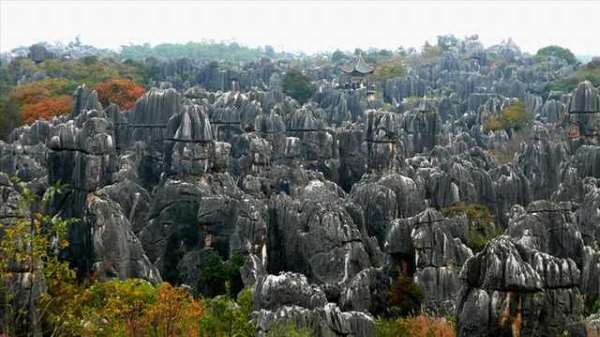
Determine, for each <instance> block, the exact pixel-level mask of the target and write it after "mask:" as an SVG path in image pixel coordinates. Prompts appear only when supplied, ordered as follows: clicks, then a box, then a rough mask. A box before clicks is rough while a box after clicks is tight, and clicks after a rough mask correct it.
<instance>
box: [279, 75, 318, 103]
mask: <svg viewBox="0 0 600 337" xmlns="http://www.w3.org/2000/svg"><path fill="white" fill-rule="evenodd" d="M283 92H284V93H285V94H286V95H288V96H290V97H292V98H294V99H295V100H297V101H298V102H299V103H300V104H304V103H306V102H308V100H309V99H310V98H311V97H312V95H313V94H314V92H315V87H314V85H313V84H312V82H311V80H310V78H309V77H308V76H306V75H304V74H303V73H302V72H301V71H299V70H297V69H291V70H289V71H288V72H287V73H286V74H285V76H284V77H283Z"/></svg>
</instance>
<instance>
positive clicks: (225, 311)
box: [200, 289, 256, 337]
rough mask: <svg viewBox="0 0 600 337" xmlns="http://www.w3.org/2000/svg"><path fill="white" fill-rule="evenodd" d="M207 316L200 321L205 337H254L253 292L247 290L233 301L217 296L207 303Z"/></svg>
mask: <svg viewBox="0 0 600 337" xmlns="http://www.w3.org/2000/svg"><path fill="white" fill-rule="evenodd" d="M205 304H206V309H207V312H206V315H205V316H204V317H203V318H202V319H201V321H200V328H201V330H202V332H203V334H204V335H202V336H203V337H204V336H206V337H208V336H210V337H254V336H255V335H256V329H255V327H254V325H253V324H252V322H251V317H250V314H251V313H252V310H253V308H252V291H251V290H250V289H246V290H244V291H242V292H241V293H240V295H239V297H238V301H237V302H236V301H233V300H232V299H231V298H229V297H227V296H217V297H214V298H211V299H207V300H206V301H205Z"/></svg>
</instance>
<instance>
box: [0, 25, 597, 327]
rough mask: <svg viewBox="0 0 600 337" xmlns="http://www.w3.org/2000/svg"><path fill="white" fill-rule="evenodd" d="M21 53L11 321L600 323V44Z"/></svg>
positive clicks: (14, 99) (5, 232)
mask: <svg viewBox="0 0 600 337" xmlns="http://www.w3.org/2000/svg"><path fill="white" fill-rule="evenodd" d="M186 48H187V49H186ZM215 50H217V51H218V52H215V53H212V51H215ZM194 53H196V54H201V55H202V56H203V57H194V55H193V54H194ZM0 70H1V73H0V76H1V78H0V85H1V87H0V90H1V91H0V94H1V98H0V133H1V136H2V137H3V141H0V223H2V227H1V233H2V234H1V243H0V256H1V262H0V281H1V282H0V283H1V287H0V299H1V301H0V309H1V310H0V326H1V331H2V336H6V337H9V336H10V337H13V336H28V337H41V336H123V337H138V336H140V337H141V336H161V337H173V336H198V337H220V336H236V337H245V336H264V337H266V336H271V337H280V336H292V337H293V336H314V337H371V336H373V337H404V336H407V337H409V336H415V337H420V336H422V337H425V336H433V337H439V336H443V337H451V336H452V337H453V336H460V337H484V336H512V337H520V336H524V337H526V336H532V337H546V336H550V337H554V336H557V337H558V336H577V337H579V336H581V337H583V336H599V335H600V301H599V300H600V245H599V242H600V241H599V240H600V92H599V87H600V59H599V58H593V59H589V60H586V61H585V62H583V61H581V60H579V59H576V58H575V57H574V55H573V54H572V53H571V52H570V51H569V50H568V49H566V48H562V47H559V46H548V47H546V48H543V49H540V50H539V51H538V52H537V53H534V54H530V53H527V52H522V51H521V49H520V48H519V47H518V46H517V44H515V43H514V42H513V41H512V40H509V39H508V40H506V41H504V42H503V43H501V44H497V45H492V46H489V47H484V45H483V43H482V42H480V40H479V38H478V36H476V35H474V36H467V37H465V38H457V37H454V36H450V35H448V36H440V37H438V40H437V41H435V42H434V43H431V44H430V43H426V44H425V45H424V46H423V47H422V49H421V50H415V49H403V48H399V49H397V50H383V49H369V50H360V49H356V50H354V51H353V52H352V51H340V50H337V51H335V52H333V53H329V54H316V55H301V56H299V55H294V54H288V53H284V52H276V51H275V50H274V49H273V48H271V47H264V48H249V47H244V46H240V45H237V44H235V43H231V44H227V43H221V44H213V45H210V44H206V43H204V44H202V43H198V44H195V45H194V44H188V45H176V44H172V45H163V46H158V47H149V46H142V45H139V46H129V47H124V49H123V50H121V51H120V52H113V51H110V50H103V49H98V48H95V47H92V46H89V45H84V44H82V43H81V42H80V41H75V42H73V43H71V44H69V45H54V44H49V43H40V44H36V45H32V46H30V47H23V48H19V49H15V50H13V51H12V52H10V53H4V54H2V64H1V67H0Z"/></svg>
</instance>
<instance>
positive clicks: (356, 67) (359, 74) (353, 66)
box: [342, 54, 375, 89]
mask: <svg viewBox="0 0 600 337" xmlns="http://www.w3.org/2000/svg"><path fill="white" fill-rule="evenodd" d="M374 71H375V67H373V66H370V65H369V64H367V62H365V60H364V59H363V57H362V55H360V54H359V55H358V56H356V57H354V60H353V61H352V63H350V64H347V65H345V66H342V72H343V73H344V74H345V75H346V76H348V77H349V81H348V82H349V83H348V84H349V85H350V86H351V88H352V89H358V88H362V87H365V86H366V84H365V83H364V79H365V77H366V76H368V75H370V74H372V73H373V72H374Z"/></svg>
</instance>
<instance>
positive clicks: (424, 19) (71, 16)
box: [0, 0, 600, 55]
mask: <svg viewBox="0 0 600 337" xmlns="http://www.w3.org/2000/svg"><path fill="white" fill-rule="evenodd" d="M449 33H451V34H454V35H456V36H457V37H464V36H466V35H471V34H479V37H480V40H481V41H483V42H484V44H485V45H486V46H489V45H492V44H496V43H498V42H500V41H502V40H504V39H506V38H508V37H512V38H513V40H514V41H515V42H516V43H517V44H518V45H519V46H520V47H521V48H522V49H523V50H525V51H529V52H535V51H536V50H537V49H539V48H540V47H543V46H546V45H549V44H558V45H561V46H564V47H567V48H570V49H571V50H572V51H573V52H574V53H575V54H580V55H585V54H595V55H600V1H579V2H577V1H528V2H524V1H502V2H501V1H500V0H496V1H489V2H481V1H478V2H475V1H428V2H426V1H418V2H417V1H403V2H391V1H381V2H374V1H370V2H359V1H329V2H328V1H320V2H310V1H297V2H294V1H286V2H285V3H283V2H275V1H262V2H259V1H252V2H249V1H245V2H239V1H238V2H234V1H228V2H192V1H177V2H175V1H170V2H167V1H164V2H163V1H161V2H159V1H141V0H138V1H116V0H112V1H107V0H105V1H89V0H88V1H74V0H71V1H15V0H0V50H1V51H8V50H10V49H12V48H14V47H17V46H22V45H30V44H33V43H36V42H39V41H43V40H45V41H62V42H68V41H71V40H73V39H74V38H75V36H77V35H80V37H81V40H82V41H83V42H84V43H86V44H92V45H94V46H97V47H104V48H113V49H115V48H118V47H119V46H120V45H123V44H129V43H144V42H149V43H151V44H152V45H155V44H158V43H162V42H188V41H200V40H203V39H213V40H216V41H221V40H235V41H237V42H239V43H241V44H245V45H249V46H259V45H266V44H270V45H272V46H274V47H275V49H276V50H281V49H285V50H287V51H305V52H309V53H312V52H316V51H323V50H334V49H336V48H340V49H344V50H353V49H354V48H356V47H358V48H368V47H376V48H389V49H394V48H396V47H398V46H404V47H416V48H418V47H420V46H422V45H423V43H424V41H425V40H429V41H430V42H432V43H434V42H435V41H436V36H437V35H441V34H449Z"/></svg>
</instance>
